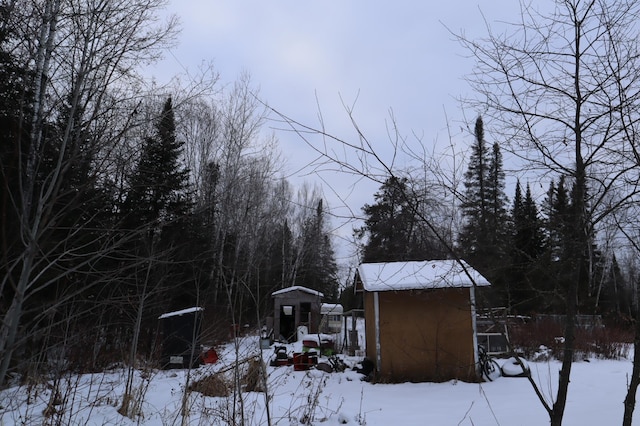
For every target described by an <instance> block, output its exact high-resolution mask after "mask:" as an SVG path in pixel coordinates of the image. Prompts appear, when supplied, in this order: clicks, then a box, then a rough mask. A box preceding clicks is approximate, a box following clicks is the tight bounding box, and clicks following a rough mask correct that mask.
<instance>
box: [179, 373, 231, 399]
mask: <svg viewBox="0 0 640 426" xmlns="http://www.w3.org/2000/svg"><path fill="white" fill-rule="evenodd" d="M232 387H233V386H232V383H231V382H230V381H229V380H228V379H227V378H226V377H225V375H224V374H216V373H214V374H210V375H207V376H204V377H202V378H200V379H198V380H196V381H194V382H193V383H191V385H190V386H189V390H190V391H192V392H199V393H201V394H203V395H204V396H212V397H226V396H229V395H230V394H231V389H232Z"/></svg>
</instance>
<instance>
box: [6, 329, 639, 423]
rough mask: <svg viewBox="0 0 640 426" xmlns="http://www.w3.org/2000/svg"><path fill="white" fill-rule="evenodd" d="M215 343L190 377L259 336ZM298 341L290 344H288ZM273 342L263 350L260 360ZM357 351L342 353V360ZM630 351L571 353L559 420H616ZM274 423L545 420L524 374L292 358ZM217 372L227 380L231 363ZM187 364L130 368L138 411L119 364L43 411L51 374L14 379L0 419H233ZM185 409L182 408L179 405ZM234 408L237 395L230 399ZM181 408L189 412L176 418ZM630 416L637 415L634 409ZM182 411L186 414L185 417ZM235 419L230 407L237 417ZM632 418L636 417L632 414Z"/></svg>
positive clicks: (537, 369) (282, 374)
mask: <svg viewBox="0 0 640 426" xmlns="http://www.w3.org/2000/svg"><path fill="white" fill-rule="evenodd" d="M237 349H238V352H236V351H235V348H234V347H233V346H232V345H229V346H226V347H223V348H220V350H219V351H218V352H219V355H220V360H219V361H218V362H217V363H216V364H211V365H206V366H202V367H200V368H197V369H195V370H193V371H192V372H191V377H190V380H191V381H193V380H198V379H201V378H203V377H206V376H212V375H213V373H214V372H217V371H221V370H224V369H225V368H226V367H228V366H231V365H233V362H234V359H236V357H237V356H239V357H240V358H242V359H243V358H245V357H247V356H250V355H251V354H255V353H258V354H259V353H260V349H259V342H258V338H257V337H246V338H242V339H239V341H238V346H237ZM299 349H300V344H293V345H290V346H288V350H289V351H296V350H299ZM272 355H273V350H272V349H267V350H264V351H263V358H264V360H265V361H266V362H267V365H268V362H269V360H270V359H271V357H272ZM358 360H360V358H356V357H346V358H345V361H346V363H347V364H348V365H353V364H355V363H356V362H357V361H358ZM529 366H530V367H531V371H532V375H533V377H534V379H535V380H536V381H537V382H538V383H539V384H540V387H541V389H542V391H543V392H544V393H545V395H546V396H547V398H548V399H549V400H550V399H551V396H552V395H555V389H556V386H557V378H558V370H559V369H560V363H559V362H557V361H549V362H529ZM631 367H632V365H631V361H630V360H617V361H613V360H596V359H592V360H590V361H589V362H586V361H581V362H576V363H575V364H574V366H573V372H572V379H571V385H570V388H569V398H568V403H567V409H566V415H565V422H564V424H565V425H580V426H584V425H614V424H620V423H621V420H622V414H623V405H622V401H623V399H624V396H625V392H626V386H627V383H628V381H629V375H630V373H631ZM267 371H268V375H269V379H268V386H269V393H270V395H271V400H270V403H269V411H270V417H271V424H274V425H297V424H314V425H340V424H347V425H364V424H366V425H476V426H477V425H509V426H512V425H544V424H548V417H547V414H546V412H545V410H544V409H543V407H542V405H541V404H540V402H539V401H538V400H537V397H536V395H535V394H534V391H533V390H532V388H531V386H530V385H529V383H528V381H527V380H526V379H524V378H507V377H501V378H499V379H498V380H496V381H494V382H490V383H481V384H477V383H475V384H474V383H463V382H458V381H449V382H445V383H403V384H371V383H368V382H365V381H362V380H361V377H362V376H361V375H360V374H358V373H357V372H355V371H351V370H350V369H348V370H346V371H344V372H333V373H325V372H323V371H320V370H309V371H294V368H293V367H292V366H282V367H268V370H267ZM222 374H225V375H226V377H227V378H228V380H229V381H232V379H233V375H232V374H231V371H228V372H226V373H222ZM186 377H187V372H186V371H184V370H169V371H159V370H152V371H136V374H135V389H136V393H137V396H136V400H139V401H142V404H141V407H140V416H139V417H135V418H134V419H129V418H126V417H123V416H122V415H120V414H118V412H117V410H118V407H120V405H121V403H122V397H123V393H124V384H125V379H126V372H125V370H123V369H114V370H112V371H108V372H105V373H101V374H92V375H88V374H87V375H82V376H70V377H67V378H65V380H64V384H63V386H62V387H61V393H60V395H59V398H58V401H57V402H61V404H58V405H54V406H52V408H53V409H52V410H49V415H50V417H49V418H45V416H44V415H43V413H44V412H45V411H46V408H47V403H48V402H49V401H50V396H51V386H50V385H51V382H49V383H43V384H40V385H34V386H31V387H24V386H23V387H13V388H9V389H7V390H4V391H2V392H0V425H13V424H19V425H23V424H24V425H40V424H65V425H66V424H69V425H84V424H88V425H135V424H139V425H180V424H189V425H214V424H231V423H232V421H231V420H230V419H231V418H232V414H231V413H233V412H234V399H233V397H232V396H231V397H206V396H203V395H202V394H201V393H199V392H189V393H188V395H189V396H188V398H186V399H183V395H184V389H185V383H186ZM243 396H244V398H243V401H242V402H243V406H244V413H245V415H244V422H245V424H247V425H263V424H267V412H266V409H265V398H264V393H261V392H248V393H245V394H243ZM183 404H184V407H186V410H181V407H182V406H183ZM235 404H236V405H235V407H236V409H235V412H236V413H237V412H239V408H238V407H239V402H238V400H235ZM181 413H187V415H186V416H185V417H184V418H183V416H181ZM636 417H640V413H638V414H637V416H636ZM183 420H185V422H184V423H183ZM239 423H240V420H239V419H238V418H237V417H236V424H239ZM634 424H635V425H640V420H638V419H636V421H634Z"/></svg>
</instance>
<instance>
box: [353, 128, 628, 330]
mask: <svg viewBox="0 0 640 426" xmlns="http://www.w3.org/2000/svg"><path fill="white" fill-rule="evenodd" d="M473 135H474V140H473V143H472V144H471V146H470V154H469V158H468V161H467V170H466V172H465V173H464V179H463V186H464V189H463V190H462V191H460V193H459V194H457V195H456V197H457V198H458V200H459V203H458V204H457V205H458V209H457V211H454V210H451V209H447V210H445V209H444V208H443V205H444V204H445V203H446V201H445V200H443V199H441V198H439V197H438V196H437V195H434V193H437V191H434V190H433V188H432V190H431V192H425V191H424V190H421V188H420V186H424V183H421V182H420V181H419V180H417V179H412V178H411V177H410V176H402V173H398V174H397V175H393V176H390V177H388V178H387V179H386V180H385V181H384V182H383V183H382V185H381V186H380V189H379V191H378V192H376V193H375V194H374V199H375V203H373V204H371V205H368V204H367V205H365V206H364V207H363V209H362V211H363V214H364V225H363V226H362V227H361V228H359V229H357V230H356V237H357V239H358V240H359V241H360V243H361V247H360V252H361V257H362V260H363V261H364V262H391V261H414V260H433V259H444V258H451V257H459V258H461V259H464V260H466V261H467V262H468V263H469V264H470V265H471V266H472V267H474V268H475V269H476V270H478V271H479V272H480V273H482V274H483V275H484V276H485V277H486V278H487V279H489V281H490V282H491V283H492V284H493V285H492V288H491V290H489V292H488V294H485V296H486V299H485V300H484V301H483V304H484V307H485V308H491V307H494V308H495V307H505V308H507V311H508V312H509V313H511V314H520V315H535V314H563V313H564V310H565V308H564V304H565V299H564V290H565V288H564V287H563V280H562V279H557V278H558V277H561V276H562V275H563V274H564V273H565V272H564V271H566V270H567V269H568V268H567V264H568V263H569V262H574V261H575V259H576V256H584V262H585V265H587V267H588V269H589V271H590V273H589V277H590V279H589V280H588V281H586V282H585V283H584V285H581V286H580V288H579V292H578V299H577V302H578V310H579V312H580V313H582V314H588V315H590V314H600V315H603V316H604V317H605V319H608V320H612V321H615V322H618V321H623V322H627V321H629V320H630V319H631V317H632V314H633V309H634V305H635V304H634V297H633V296H634V294H635V291H634V285H633V281H632V279H633V276H634V270H633V268H631V269H627V270H626V271H624V270H623V269H622V267H621V265H619V264H618V260H617V256H616V251H615V250H611V249H607V250H602V249H601V248H600V246H601V245H604V246H605V247H611V246H610V244H607V241H605V239H604V238H600V239H599V238H598V235H597V233H596V232H594V233H593V234H592V235H590V236H589V250H587V251H585V252H584V253H582V254H576V253H574V252H572V251H571V242H572V241H574V240H575V237H574V236H573V235H572V234H571V224H572V221H573V220H574V218H575V212H574V211H573V209H575V208H576V207H575V206H576V205H577V204H578V203H577V202H576V200H575V199H574V197H575V196H576V190H575V187H574V186H575V184H573V183H572V179H571V178H570V177H568V176H565V175H559V176H557V177H556V178H555V179H554V178H550V179H549V183H548V189H547V190H546V192H545V193H544V194H543V195H544V197H542V201H541V202H540V203H537V202H536V199H535V198H534V195H533V194H532V191H531V187H530V184H529V183H526V184H525V185H524V186H523V185H522V183H521V182H520V181H519V180H518V179H514V180H515V181H516V183H515V187H514V194H513V196H512V198H511V199H509V197H508V196H507V195H506V180H507V176H506V173H505V171H504V166H503V159H502V152H501V149H500V145H499V144H498V143H497V142H495V143H493V144H489V143H488V142H487V140H486V137H485V132H484V124H483V120H482V117H478V118H477V119H476V121H475V126H474V130H473ZM429 195H430V197H429ZM538 198H540V197H538ZM585 203H588V201H585ZM425 215H430V216H426V217H430V219H429V220H427V221H425ZM446 215H450V216H457V217H459V218H460V220H459V221H458V225H457V226H452V225H450V224H449V223H448V222H447V221H446V220H444V216H446ZM433 224H435V225H436V227H437V229H436V230H435V232H434V230H433V229H430V227H429V226H428V225H433ZM443 237H444V239H443ZM608 243H610V241H609V242H608Z"/></svg>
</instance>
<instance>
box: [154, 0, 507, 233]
mask: <svg viewBox="0 0 640 426" xmlns="http://www.w3.org/2000/svg"><path fill="white" fill-rule="evenodd" d="M169 11H170V12H172V13H175V14H176V15H178V17H179V19H180V21H181V25H182V32H181V35H180V37H179V45H178V46H177V47H176V48H174V49H172V51H171V52H170V54H167V55H166V59H165V60H164V61H163V62H162V65H161V67H160V68H158V69H157V70H156V73H157V76H158V78H159V79H161V80H162V78H164V77H166V76H167V75H171V74H175V73H180V72H183V71H184V69H188V70H191V71H195V70H196V69H197V67H198V66H199V65H200V64H201V63H202V62H203V61H204V62H209V61H212V62H213V64H214V66H215V68H216V70H217V71H218V72H219V74H220V77H221V80H222V82H223V83H231V82H233V81H234V80H236V79H237V78H238V76H239V75H240V74H241V73H242V72H243V71H246V72H248V73H249V74H250V75H251V80H252V82H253V84H254V85H255V86H256V87H259V90H260V92H259V93H260V96H261V98H262V99H263V100H264V101H266V102H267V103H268V104H269V105H270V106H271V107H273V108H275V109H277V110H279V111H281V112H282V113H284V114H286V115H288V116H290V117H292V118H293V119H295V120H298V121H300V122H303V123H305V124H309V125H317V124H318V119H317V117H318V107H320V109H321V111H322V115H323V117H324V119H325V125H326V126H327V130H328V131H329V132H330V133H332V134H335V135H336V136H338V137H341V138H345V139H349V138H351V137H353V131H352V129H351V128H350V127H349V125H348V124H347V123H346V121H347V120H346V112H345V110H344V107H343V105H342V101H344V102H345V103H347V104H349V105H353V104H354V103H355V117H356V119H357V121H358V124H359V126H360V127H361V129H362V130H363V132H364V133H365V135H366V136H367V137H368V138H369V139H371V140H372V141H373V142H375V143H376V147H377V149H379V150H380V152H381V153H382V155H383V156H384V155H386V154H385V148H386V147H388V145H389V143H388V138H387V136H386V127H385V126H386V125H387V124H388V123H389V111H390V110H393V115H394V117H395V120H396V122H397V124H398V126H399V130H400V133H401V134H402V135H403V136H406V137H407V138H408V139H409V140H411V139H412V138H413V136H412V135H413V134H416V135H418V136H419V137H421V139H422V141H423V143H425V144H427V145H430V144H434V143H436V142H442V141H447V140H448V138H449V136H448V132H447V122H448V123H449V125H450V128H452V129H453V131H454V140H453V141H454V143H456V144H462V145H464V146H467V145H468V144H469V143H471V141H472V138H471V137H470V136H469V135H467V134H463V133H460V128H461V121H462V120H463V117H465V116H466V117H467V120H469V121H472V120H474V119H475V117H476V116H477V114H478V113H479V112H478V111H470V110H464V111H463V109H462V108H461V106H460V104H459V103H458V102H457V100H456V98H459V97H461V96H469V95H470V93H469V91H470V89H469V86H468V85H467V83H466V82H465V81H464V77H465V75H467V74H468V73H469V72H470V71H471V69H472V66H473V62H472V61H471V60H469V59H465V58H464V55H465V51H464V50H463V49H462V48H461V47H460V45H459V44H458V43H457V42H456V41H455V40H454V38H453V37H452V36H451V34H450V33H449V31H448V30H447V27H448V28H449V29H450V30H452V31H454V32H465V34H466V35H467V36H468V37H473V38H476V37H481V36H485V35H486V34H487V31H486V25H485V21H484V20H485V19H486V21H487V22H488V23H489V24H490V25H492V26H494V27H495V26H498V27H499V25H500V24H499V22H500V21H517V17H518V11H519V6H518V1H517V0H475V1H473V0H470V1H465V0H446V1H438V2H432V1H398V2H391V1H378V0H375V1H373V0H357V1H356V0H354V1H351V0H324V1H312V0H296V1H293V0H290V1H279V0H273V1H265V0H260V1H258V0H179V1H178V0H172V1H171V3H170V4H169ZM445 112H446V114H445ZM271 125H272V126H274V127H277V126H276V125H275V123H272V124H271ZM275 132H276V133H275V134H276V136H277V138H278V139H279V140H280V147H281V150H282V152H283V154H284V156H285V158H286V162H287V168H288V172H289V173H293V174H292V175H290V177H289V180H290V181H291V182H292V183H293V184H300V183H301V182H302V181H304V180H307V181H312V180H314V179H315V178H314V176H309V175H304V173H294V172H295V171H296V170H298V169H299V168H300V167H302V166H304V165H305V164H307V163H308V162H309V161H311V159H312V158H314V154H313V152H312V150H311V149H309V148H308V147H307V146H306V145H305V144H304V142H303V141H302V140H300V139H299V138H297V137H296V136H295V135H293V134H291V133H287V132H281V131H275ZM487 139H488V141H489V142H493V141H492V140H491V138H490V135H489V137H488V138H487ZM416 143H417V142H416ZM389 155H390V154H389ZM385 160H387V159H385ZM388 160H390V159H388ZM323 180H324V182H325V183H326V184H330V185H331V187H332V188H331V189H330V188H328V187H325V188H324V193H325V196H326V197H327V198H328V201H329V204H330V207H332V208H333V209H334V212H335V213H336V214H337V215H344V214H347V210H346V209H344V208H341V206H340V205H341V202H340V201H339V198H338V197H337V196H336V195H335V194H333V193H334V192H335V193H337V194H339V197H340V198H342V199H344V200H346V202H347V204H349V206H350V207H351V208H352V210H354V211H355V212H356V213H360V208H361V207H362V206H363V205H364V203H372V202H373V193H374V192H375V191H376V190H377V188H378V186H379V185H378V184H374V183H370V182H366V181H358V183H357V184H354V182H356V180H355V179H354V178H353V177H349V176H341V175H338V174H337V173H326V174H325V175H324V176H323ZM317 181H319V180H317ZM508 195H511V194H508ZM335 225H339V223H336V224H335ZM340 232H341V233H343V234H344V233H347V234H350V233H351V225H346V226H344V227H343V229H342V230H341V231H340Z"/></svg>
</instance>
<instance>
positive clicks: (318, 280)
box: [295, 200, 338, 301]
mask: <svg viewBox="0 0 640 426" xmlns="http://www.w3.org/2000/svg"><path fill="white" fill-rule="evenodd" d="M325 222H326V218H325V212H324V207H323V203H322V200H319V201H318V204H317V206H316V214H315V215H313V216H311V217H310V218H309V219H308V220H307V221H306V223H305V224H304V226H303V230H302V235H301V240H302V253H301V255H300V256H301V262H300V264H299V267H298V272H297V274H296V278H295V285H301V286H304V287H308V288H311V289H314V290H318V291H320V292H322V293H323V294H324V296H325V300H330V301H337V299H338V267H337V264H336V260H335V253H334V251H333V247H332V246H331V239H330V238H329V234H328V232H327V230H326V223H325Z"/></svg>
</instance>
